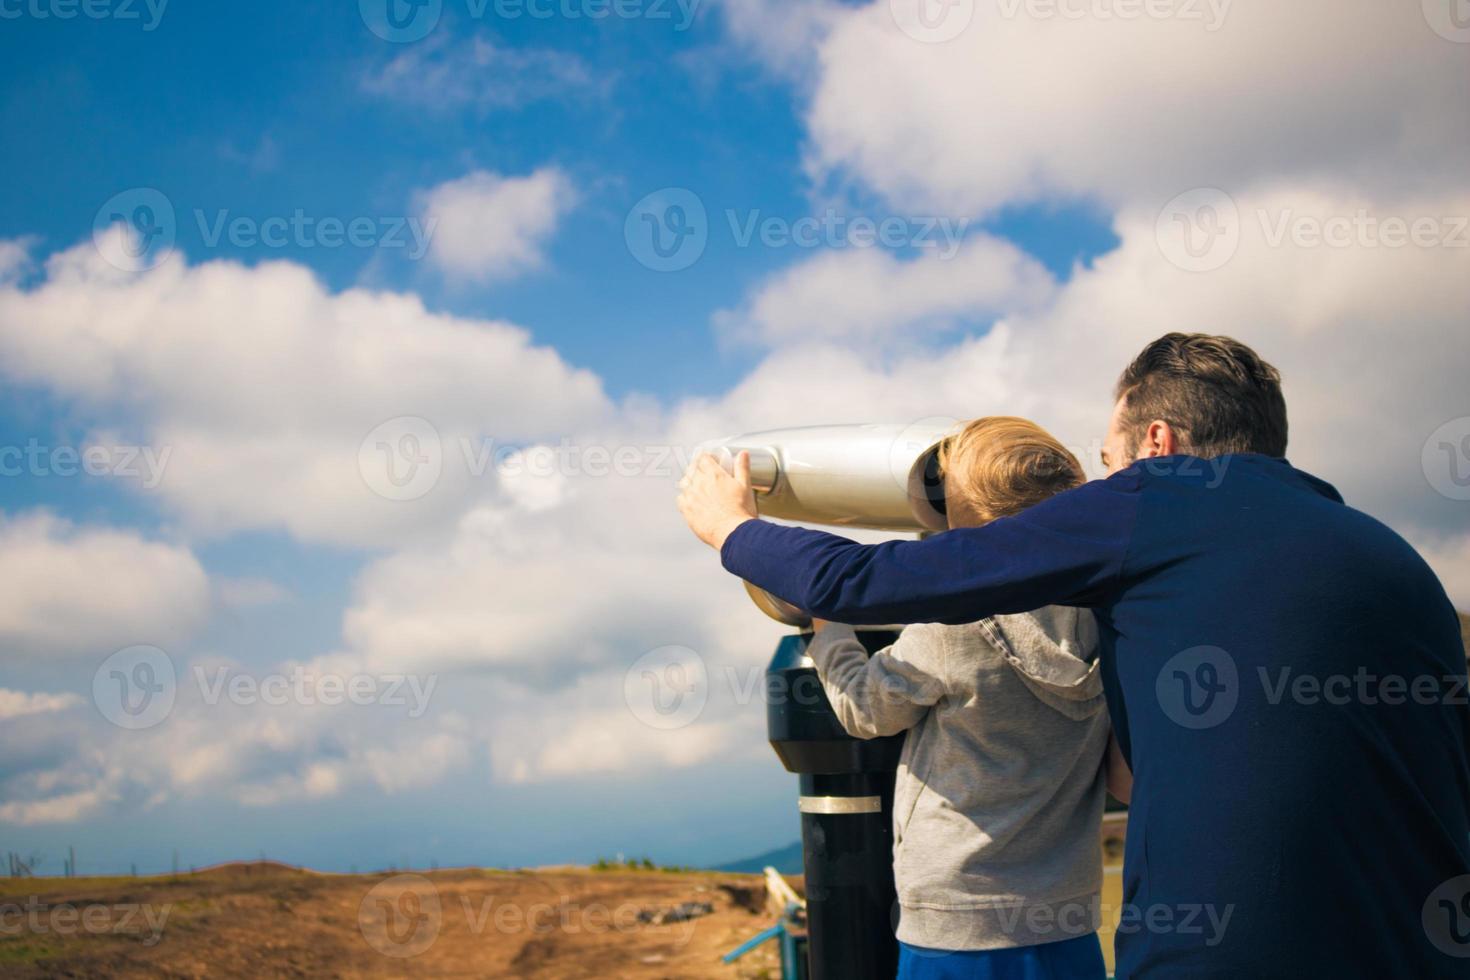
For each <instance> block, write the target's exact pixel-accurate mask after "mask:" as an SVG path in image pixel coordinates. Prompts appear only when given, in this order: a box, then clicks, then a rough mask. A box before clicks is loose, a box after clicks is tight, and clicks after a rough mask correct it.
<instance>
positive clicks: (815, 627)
mask: <svg viewBox="0 0 1470 980" xmlns="http://www.w3.org/2000/svg"><path fill="white" fill-rule="evenodd" d="M830 625H831V624H830V623H828V622H827V621H826V620H825V619H818V618H817V617H815V616H813V617H812V632H813V633H820V632H822V627H824V626H830Z"/></svg>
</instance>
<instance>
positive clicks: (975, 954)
mask: <svg viewBox="0 0 1470 980" xmlns="http://www.w3.org/2000/svg"><path fill="white" fill-rule="evenodd" d="M1107 975H1108V972H1107V968H1106V967H1105V966H1104V965H1103V954H1102V944H1101V943H1099V942H1098V939H1097V934H1096V933H1093V934H1092V935H1089V936H1078V937H1077V938H1076V939H1064V940H1062V941H1061V942H1057V943H1043V944H1042V945H1040V946H1012V947H1009V948H1006V949H977V950H962V951H959V952H947V951H945V950H939V949H924V948H922V947H919V946H910V945H908V944H907V943H900V944H899V950H898V980H1104V978H1105V977H1106V976H1107Z"/></svg>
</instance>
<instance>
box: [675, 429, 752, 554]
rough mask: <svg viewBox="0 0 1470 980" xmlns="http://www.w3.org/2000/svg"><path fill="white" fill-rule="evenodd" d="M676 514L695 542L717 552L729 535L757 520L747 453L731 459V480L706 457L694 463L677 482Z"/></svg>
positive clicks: (702, 456) (718, 465)
mask: <svg viewBox="0 0 1470 980" xmlns="http://www.w3.org/2000/svg"><path fill="white" fill-rule="evenodd" d="M679 513H681V514H683V515H684V522H685V523H686V524H688V525H689V530H691V531H693V532H694V534H695V536H696V537H698V538H699V540H701V541H703V542H704V543H705V544H707V545H709V546H710V547H711V548H714V549H715V550H717V551H718V550H719V548H720V547H721V546H722V545H723V544H724V543H725V539H726V538H728V537H729V536H730V532H731V531H733V530H735V529H736V528H737V527H739V526H740V525H741V524H744V523H745V522H746V521H748V520H750V519H751V518H753V517H756V516H757V515H756V511H755V491H754V490H752V489H750V453H741V454H740V455H738V456H736V457H735V475H734V476H731V475H730V474H729V473H726V472H725V469H724V467H722V466H721V465H720V464H719V463H718V462H717V461H716V460H715V458H714V457H713V456H711V455H709V454H708V453H704V454H702V455H701V456H700V457H699V458H698V459H696V460H695V461H694V463H693V465H691V466H690V467H689V471H688V472H686V473H685V474H684V478H683V479H682V480H680V481H679Z"/></svg>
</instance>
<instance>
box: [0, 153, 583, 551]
mask: <svg viewBox="0 0 1470 980" xmlns="http://www.w3.org/2000/svg"><path fill="white" fill-rule="evenodd" d="M542 179H547V180H549V179H551V178H542ZM0 372H3V374H4V375H5V376H6V377H8V378H9V379H11V380H13V381H18V382H25V383H29V384H36V385H40V386H43V387H45V388H46V389H48V390H49V391H51V392H52V393H54V394H55V395H56V396H58V397H60V398H63V399H66V400H67V401H68V402H69V403H70V404H72V405H74V406H75V407H76V409H77V412H78V414H79V415H80V416H82V417H84V418H92V419H95V420H97V421H98V422H100V423H101V424H105V425H106V426H107V427H108V428H110V429H111V428H122V427H132V428H134V429H136V430H139V431H140V433H141V438H142V439H143V440H145V441H146V442H147V443H148V444H149V445H150V446H151V447H152V448H154V449H155V450H157V451H158V452H160V453H162V452H168V453H169V456H168V466H167V469H166V471H165V472H164V474H163V478H162V480H161V481H160V482H159V483H158V485H157V487H156V489H154V490H153V491H152V492H153V493H155V494H156V495H157V496H158V497H159V498H161V500H162V501H163V502H164V503H165V504H166V505H168V506H169V507H170V508H172V509H173V510H174V511H175V512H176V513H178V514H179V515H180V516H182V517H183V518H184V520H185V522H186V523H187V525H188V526H189V527H190V528H191V529H194V530H199V531H204V532H212V533H227V532H230V531H235V530H241V529H249V528H279V527H283V528H285V529H286V530H288V531H290V532H291V533H292V534H293V535H295V536H296V537H298V538H300V539H302V540H306V541H327V542H334V543H343V544H352V545H360V546H366V547H386V546H390V545H391V544H392V543H393V542H394V541H395V540H398V539H400V538H402V537H403V536H406V535H412V534H415V533H418V532H419V531H421V530H422V529H423V528H425V527H429V526H433V525H435V524H438V523H443V522H446V521H448V522H452V521H453V520H454V518H455V517H456V516H457V515H458V514H459V513H460V512H461V511H462V509H463V508H464V506H466V502H467V501H469V500H471V499H473V498H477V497H482V496H485V495H493V493H494V487H493V486H492V485H489V484H487V483H485V482H484V481H482V480H479V479H478V477H479V474H477V473H475V472H474V471H473V467H472V466H471V465H470V462H471V461H470V460H467V459H466V454H465V453H463V452H462V451H461V448H462V446H471V447H473V446H477V445H479V444H480V443H481V441H482V440H483V439H487V438H494V439H495V440H497V441H500V442H515V441H518V440H530V439H537V438H545V437H548V436H552V435H555V434H557V433H560V432H564V431H566V430H567V429H568V428H570V427H572V426H575V425H577V424H579V423H581V422H583V421H585V420H588V419H591V418H596V417H598V416H599V415H600V414H602V413H604V412H606V411H608V410H609V408H610V406H609V404H608V402H607V400H606V398H605V397H604V395H603V392H602V388H601V385H600V382H599V381H598V379H597V378H596V377H595V376H593V375H592V374H590V373H588V372H586V371H581V370H576V369H573V368H571V367H569V366H568V365H567V364H566V363H565V362H563V361H562V359H561V358H560V357H559V356H558V355H557V354H556V352H555V351H553V350H550V349H547V348H544V347H536V346H533V345H532V343H531V341H530V337H529V336H528V334H527V333H526V331H524V330H522V329H520V328H519V327H516V326H514V325H512V324H509V323H505V322H503V321H490V320H474V319H465V318H460V317H454V316H449V315H446V314H440V313H433V312H430V311H429V310H427V309H425V308H424V305H423V303H422V302H421V301H420V300H419V298H418V297H417V296H413V295H403V294H395V293H386V292H370V291H366V290H360V289H354V290H348V291H346V292H342V293H332V292H329V291H328V290H326V289H325V288H323V286H322V285H321V284H320V283H319V282H318V281H317V280H316V279H315V278H314V277H313V276H312V274H311V273H310V272H309V271H308V270H306V269H305V268H303V267H301V266H299V265H295V264H293V263H289V262H274V263H267V264H263V265H260V266H256V267H254V268H246V267H243V266H240V265H237V264H235V263H232V262H209V263H206V264H203V265H198V266H193V267H191V266H189V265H188V264H187V262H186V261H184V260H183V259H182V257H179V256H174V257H172V258H171V259H169V260H168V261H167V262H166V263H164V264H163V265H162V266H160V267H159V268H156V269H154V270H152V271H150V272H148V273H145V274H142V275H137V274H132V273H124V272H121V271H119V270H117V269H115V268H113V267H111V266H109V265H108V264H107V263H106V262H105V261H104V260H103V259H102V258H101V257H100V256H99V255H98V254H97V252H96V251H95V250H94V249H93V248H92V246H91V245H90V244H84V245H79V246H76V247H74V248H72V249H69V250H67V251H64V252H60V253H57V254H55V255H52V256H51V257H50V258H49V259H48V260H47V262H46V275H45V278H44V279H43V280H42V281H41V282H38V283H36V284H34V285H32V286H29V287H27V288H20V287H18V286H14V285H12V286H0ZM403 416H414V417H419V418H423V419H426V420H428V421H429V422H430V423H431V425H432V426H433V427H434V430H435V434H436V438H434V439H433V440H432V444H426V445H424V446H423V447H422V448H423V450H424V451H425V452H427V453H431V454H433V455H434V457H435V458H436V459H438V460H439V461H440V462H442V469H443V472H442V476H441V477H440V478H439V479H438V482H437V484H434V485H432V486H431V487H429V488H426V489H425V492H424V494H423V495H422V496H419V497H417V498H416V499H412V500H404V499H385V498H384V497H383V496H381V495H379V494H378V493H375V492H374V490H373V489H372V486H373V485H372V484H370V483H369V480H368V477H369V476H371V475H373V474H372V473H369V472H367V471H366V470H365V469H364V466H368V467H369V468H371V466H376V467H378V468H379V469H380V470H381V468H382V467H383V466H384V465H385V462H386V461H385V460H383V459H381V458H378V457H377V456H375V455H373V452H374V450H373V447H371V446H369V447H367V449H366V450H364V452H365V453H366V454H367V463H366V464H365V463H364V461H363V459H362V458H360V454H359V450H360V449H361V448H362V444H363V442H364V440H365V439H366V438H367V437H368V435H369V433H370V432H374V431H375V429H377V427H379V426H380V425H382V424H383V423H385V422H391V420H394V419H397V418H399V417H403ZM388 428H389V429H390V430H393V426H392V425H391V424H390V425H389V427H388ZM382 440H383V441H384V444H385V445H386V446H388V448H389V449H390V450H396V449H397V448H402V446H404V445H407V444H401V443H400V441H399V439H398V437H397V433H396V430H393V431H389V432H387V433H386V434H385V435H383V436H382ZM396 465H397V464H395V466H396ZM377 475H378V476H382V475H383V474H382V473H381V472H379V473H377ZM379 489H380V490H381V489H383V488H382V487H380V488H379Z"/></svg>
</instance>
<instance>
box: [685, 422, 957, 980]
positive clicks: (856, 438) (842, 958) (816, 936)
mask: <svg viewBox="0 0 1470 980" xmlns="http://www.w3.org/2000/svg"><path fill="white" fill-rule="evenodd" d="M951 431H952V425H950V424H948V423H944V424H940V423H936V424H916V425H907V426H905V425H833V426H815V427H809V428H799V429H782V430H777V431H772V432H757V433H752V434H750V435H744V436H738V437H735V438H732V439H726V440H722V441H720V442H718V443H716V444H713V445H711V446H709V447H706V448H709V449H710V450H711V451H713V452H715V453H716V454H718V455H721V456H725V458H726V459H727V460H728V459H733V457H734V455H735V454H736V453H739V452H741V451H746V452H749V453H750V471H751V482H752V484H753V485H754V487H755V491H756V506H757V509H758V510H759V511H760V513H761V514H762V515H763V516H766V517H774V518H782V519H786V520H793V521H801V522H804V523H815V524H829V525H837V526H840V527H849V528H870V529H877V530H885V531H910V532H920V533H922V532H928V531H941V530H944V529H945V528H946V527H947V526H948V524H947V522H946V520H945V514H944V490H943V481H942V479H941V475H940V471H939V462H938V454H939V447H940V445H941V444H942V443H943V441H944V439H945V438H946V437H947V436H948V435H950V434H951ZM726 454H728V455H726ZM746 589H747V591H748V592H749V593H750V595H751V598H752V599H754V600H755V603H756V605H757V606H759V607H760V608H761V609H762V611H764V612H765V613H766V614H767V615H769V616H771V617H772V618H774V619H777V620H779V621H781V622H783V623H785V624H787V625H788V626H794V627H797V628H798V629H800V630H801V632H798V633H795V634H792V635H790V636H786V637H783V638H782V639H781V641H780V643H778V644H777V646H776V655H775V657H774V658H772V660H771V665H770V667H769V668H767V671H766V695H767V703H766V727H767V733H768V735H769V737H770V741H771V747H772V748H773V749H775V750H776V755H777V757H778V758H780V760H781V762H782V764H783V765H785V767H786V769H787V770H788V771H790V772H794V773H796V774H797V775H798V777H799V780H800V785H801V797H800V800H799V804H798V806H799V809H800V811H801V841H802V861H803V865H804V868H805V872H806V899H807V922H808V951H809V952H808V957H809V961H810V963H809V966H810V971H811V977H812V978H813V980H892V977H893V976H894V975H895V974H896V972H897V969H898V941H897V940H896V939H895V938H894V927H895V925H896V921H895V918H894V916H895V915H896V913H897V909H898V905H897V894H896V892H895V889H894V883H893V782H894V772H895V771H896V770H897V768H898V758H899V753H900V751H901V750H902V748H903V736H902V735H896V736H892V737H888V738H876V739H868V740H864V739H857V738H853V737H852V736H850V735H848V734H847V732H845V731H844V730H843V728H842V725H841V723H840V722H839V721H838V720H837V716H836V714H835V713H834V712H833V711H832V706H831V704H830V703H829V702H828V700H827V696H826V694H825V693H824V692H823V691H822V686H821V683H820V681H819V680H818V678H817V674H816V669H815V667H814V666H813V664H812V660H811V658H810V657H808V656H807V655H806V648H807V644H808V642H809V641H810V639H811V633H810V632H809V630H808V629H807V628H808V627H809V626H810V623H811V619H810V617H808V616H807V615H806V613H805V612H803V611H802V610H800V609H797V608H795V607H793V606H791V605H789V604H788V603H786V602H785V601H784V600H782V599H781V598H779V597H777V596H773V595H771V594H769V593H767V592H764V591H763V590H761V589H758V588H756V587H754V586H752V585H750V584H749V583H747V584H746ZM858 635H859V637H860V638H861V639H862V642H863V645H864V646H865V647H866V648H867V649H868V651H869V653H872V652H874V651H877V650H879V649H881V648H883V647H885V646H887V645H888V644H890V643H892V642H893V640H894V637H895V635H896V634H895V632H894V630H893V629H864V630H861V631H860V632H859V633H858Z"/></svg>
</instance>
